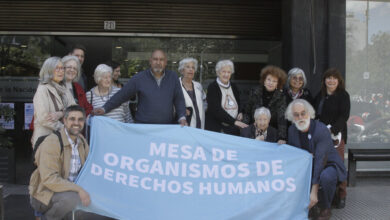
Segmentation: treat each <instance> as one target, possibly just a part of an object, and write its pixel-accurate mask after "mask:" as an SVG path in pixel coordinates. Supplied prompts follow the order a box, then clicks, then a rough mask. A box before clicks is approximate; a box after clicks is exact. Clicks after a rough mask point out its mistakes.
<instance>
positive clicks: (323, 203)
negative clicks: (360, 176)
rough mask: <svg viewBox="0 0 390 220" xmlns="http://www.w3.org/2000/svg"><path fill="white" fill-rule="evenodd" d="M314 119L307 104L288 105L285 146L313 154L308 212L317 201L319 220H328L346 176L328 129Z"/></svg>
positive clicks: (294, 103)
mask: <svg viewBox="0 0 390 220" xmlns="http://www.w3.org/2000/svg"><path fill="white" fill-rule="evenodd" d="M314 117H315V111H314V109H313V107H312V106H311V105H310V104H309V103H308V102H307V101H305V100H303V99H296V100H294V101H292V102H291V103H290V104H289V106H288V107H287V110H286V118H287V119H288V120H289V121H291V122H292V123H293V124H292V125H291V126H290V127H289V129H288V144H289V145H292V146H295V147H298V148H302V149H304V150H306V151H308V152H310V153H311V154H312V155H313V170H312V180H311V184H312V187H311V192H310V204H309V209H310V208H312V207H313V206H314V205H316V204H317V202H318V203H319V206H320V208H321V211H320V214H319V218H318V219H330V216H331V209H330V207H331V204H332V200H333V197H334V195H335V191H336V186H337V184H338V183H339V182H342V181H344V180H345V179H346V177H347V175H346V169H345V166H344V163H343V161H342V160H341V159H340V157H339V155H338V153H337V151H336V149H335V148H334V146H333V141H332V139H331V136H330V132H329V129H328V128H327V127H326V125H325V124H323V123H322V122H319V121H315V120H313V118H314Z"/></svg>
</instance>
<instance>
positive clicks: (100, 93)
mask: <svg viewBox="0 0 390 220" xmlns="http://www.w3.org/2000/svg"><path fill="white" fill-rule="evenodd" d="M97 90H98V92H99V97H100V99H101V100H102V101H103V102H104V103H105V102H107V101H108V99H109V97H110V92H111V91H110V90H111V89H108V91H107V94H106V95H104V94H102V92H100V89H99V87H97Z"/></svg>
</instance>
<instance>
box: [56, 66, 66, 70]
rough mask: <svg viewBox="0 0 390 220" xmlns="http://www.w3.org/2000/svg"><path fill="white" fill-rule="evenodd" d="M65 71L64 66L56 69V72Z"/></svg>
mask: <svg viewBox="0 0 390 220" xmlns="http://www.w3.org/2000/svg"><path fill="white" fill-rule="evenodd" d="M64 70H65V68H64V67H63V66H61V67H58V66H57V67H56V71H64Z"/></svg>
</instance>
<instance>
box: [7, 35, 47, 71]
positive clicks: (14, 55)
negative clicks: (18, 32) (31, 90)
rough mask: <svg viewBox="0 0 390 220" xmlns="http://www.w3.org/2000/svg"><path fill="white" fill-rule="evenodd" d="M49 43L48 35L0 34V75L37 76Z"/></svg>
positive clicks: (45, 56)
mask: <svg viewBox="0 0 390 220" xmlns="http://www.w3.org/2000/svg"><path fill="white" fill-rule="evenodd" d="M50 44H51V39H50V37H48V36H8V35H4V36H0V65H1V68H0V76H11V77H15V76H38V73H39V68H40V66H41V64H42V62H43V61H44V60H45V59H46V58H47V57H49V56H50Z"/></svg>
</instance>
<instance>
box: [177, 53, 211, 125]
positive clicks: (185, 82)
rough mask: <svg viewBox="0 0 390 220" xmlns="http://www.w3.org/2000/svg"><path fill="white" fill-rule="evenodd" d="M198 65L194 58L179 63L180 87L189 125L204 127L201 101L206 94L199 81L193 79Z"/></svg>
mask: <svg viewBox="0 0 390 220" xmlns="http://www.w3.org/2000/svg"><path fill="white" fill-rule="evenodd" d="M197 67H198V61H197V60H196V59H194V58H185V59H183V60H181V61H180V63H179V72H180V73H181V74H182V77H180V83H181V88H182V90H183V95H184V100H185V103H186V118H187V123H188V125H189V126H191V127H194V128H202V129H204V117H205V115H204V114H205V113H204V107H203V101H204V100H205V99H206V94H205V93H204V91H203V87H202V85H201V84H200V83H198V82H195V81H193V79H194V76H195V72H196V70H197Z"/></svg>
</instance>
